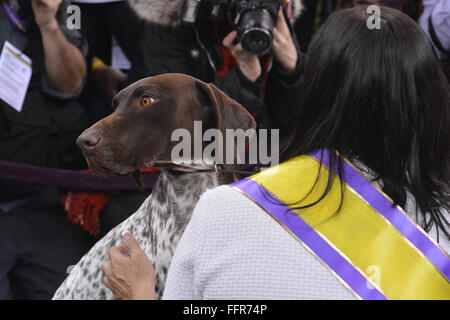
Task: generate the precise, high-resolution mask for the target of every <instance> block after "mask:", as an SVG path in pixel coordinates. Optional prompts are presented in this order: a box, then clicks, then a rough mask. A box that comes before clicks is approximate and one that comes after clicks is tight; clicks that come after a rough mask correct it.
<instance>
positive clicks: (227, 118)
mask: <svg viewBox="0 0 450 320" xmlns="http://www.w3.org/2000/svg"><path fill="white" fill-rule="evenodd" d="M195 83H196V84H195V85H196V91H197V98H198V100H199V102H200V104H201V105H203V106H204V107H206V108H208V109H211V108H212V109H213V113H214V116H215V125H214V126H213V127H215V128H217V129H219V131H220V132H221V133H222V137H223V145H222V148H223V149H222V150H223V153H222V154H223V155H224V158H222V160H221V161H225V162H226V163H227V164H229V165H231V167H228V166H224V168H232V167H233V166H234V164H242V163H244V162H245V147H244V146H242V145H240V144H239V145H238V141H237V140H236V139H235V138H234V137H233V138H231V139H232V142H231V141H230V142H231V143H232V144H231V145H234V151H233V158H234V161H233V163H230V162H229V158H228V156H229V155H227V154H226V152H227V145H228V141H227V139H229V137H228V135H227V132H226V130H227V129H242V130H243V131H244V134H245V135H246V136H247V139H245V141H246V143H247V144H249V143H250V141H251V140H252V139H253V138H254V135H255V133H256V130H254V129H256V121H255V119H254V118H253V116H252V115H251V114H250V113H249V112H248V111H247V110H246V109H245V108H244V107H243V106H242V105H240V104H239V103H237V102H236V101H235V100H233V99H231V98H230V97H229V96H227V95H226V94H225V93H224V92H222V91H221V90H219V89H218V88H217V87H216V86H215V85H214V84H211V83H205V82H203V81H200V80H196V82H195ZM210 127H211V126H210ZM248 129H253V130H252V131H253V132H252V131H250V132H248V133H249V134H248V135H247V130H248ZM225 155H226V156H225ZM242 161H244V162H242ZM220 164H224V162H221V163H220Z"/></svg>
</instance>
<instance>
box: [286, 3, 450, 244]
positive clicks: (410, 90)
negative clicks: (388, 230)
mask: <svg viewBox="0 0 450 320" xmlns="http://www.w3.org/2000/svg"><path fill="white" fill-rule="evenodd" d="M380 8H381V17H380V18H381V28H380V29H369V28H368V27H367V24H366V22H367V20H368V18H369V16H370V15H369V14H368V13H366V7H355V8H351V9H345V10H340V11H337V12H335V13H333V14H332V15H331V16H330V17H329V18H328V20H327V21H326V22H325V24H324V25H323V26H322V27H321V28H320V29H319V30H318V31H317V32H316V34H315V35H314V37H313V40H312V42H311V45H310V47H309V50H308V52H307V55H306V61H305V63H306V66H305V74H304V82H305V86H304V96H303V101H302V104H301V106H300V107H299V109H298V112H297V114H296V116H295V119H296V120H295V121H296V124H295V134H294V138H293V140H292V142H291V143H290V145H289V146H288V148H287V150H286V151H285V152H284V154H283V158H284V159H287V158H290V157H292V156H295V155H301V154H307V153H310V152H312V151H315V150H320V149H322V150H328V151H329V152H330V153H331V154H334V153H335V152H336V151H338V152H339V153H340V154H341V155H342V156H344V157H345V158H347V159H355V158H356V159H358V160H360V161H361V162H362V163H363V164H365V165H366V166H367V167H369V168H370V169H372V170H373V171H374V173H375V175H376V177H377V178H378V179H380V180H381V181H382V185H383V191H384V192H385V193H386V194H388V195H389V196H390V197H391V198H392V199H393V200H394V202H395V203H396V204H398V205H400V206H402V207H405V204H406V199H407V192H410V193H411V194H412V195H413V196H414V198H415V200H416V205H417V208H418V209H420V210H419V211H420V212H421V214H422V215H423V220H422V221H423V225H422V226H423V227H424V228H425V230H426V231H429V230H430V229H431V227H432V226H433V225H434V224H436V225H437V227H438V229H440V230H442V231H443V232H444V233H445V235H446V236H447V237H448V238H449V239H450V233H449V231H448V227H449V225H450V224H449V222H448V221H447V220H446V219H445V217H444V213H445V212H447V213H448V212H450V187H449V186H450V161H449V158H450V87H449V84H448V82H447V80H446V78H445V76H444V73H443V71H442V69H441V65H440V63H439V62H438V60H437V58H436V56H435V52H434V49H433V46H432V44H431V43H430V41H429V40H428V38H427V37H426V35H425V34H424V33H423V31H422V30H421V29H420V27H419V26H418V25H417V24H416V23H415V22H414V21H413V20H412V19H410V18H409V17H408V16H406V15H405V14H403V13H401V12H399V11H397V10H394V9H390V8H385V7H380ZM340 161H341V160H339V159H338V160H335V157H330V161H329V163H328V166H329V167H335V165H338V166H339V167H341V165H342V163H340ZM334 162H336V163H334ZM331 180H332V177H331V173H330V176H329V185H330V181H331ZM328 191H329V188H327V190H326V191H325V193H324V195H323V196H325V195H326V193H327V192H328ZM426 213H428V214H426Z"/></svg>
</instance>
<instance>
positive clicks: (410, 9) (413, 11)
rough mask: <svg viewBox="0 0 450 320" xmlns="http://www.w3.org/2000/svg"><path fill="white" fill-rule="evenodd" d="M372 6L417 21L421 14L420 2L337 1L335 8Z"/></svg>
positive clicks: (387, 0)
mask: <svg viewBox="0 0 450 320" xmlns="http://www.w3.org/2000/svg"><path fill="white" fill-rule="evenodd" d="M374 4H375V5H380V6H385V7H390V8H394V9H397V10H401V11H403V12H404V13H406V14H407V15H408V16H410V17H411V18H413V19H414V20H417V19H419V17H420V15H421V14H422V12H423V5H422V0H338V4H337V8H338V9H343V8H350V7H354V6H366V5H374Z"/></svg>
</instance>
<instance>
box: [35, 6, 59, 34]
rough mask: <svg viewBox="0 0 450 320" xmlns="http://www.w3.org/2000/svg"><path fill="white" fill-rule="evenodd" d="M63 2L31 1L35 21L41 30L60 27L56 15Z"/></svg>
mask: <svg viewBox="0 0 450 320" xmlns="http://www.w3.org/2000/svg"><path fill="white" fill-rule="evenodd" d="M61 2H62V0H31V7H32V8H33V12H34V20H35V21H36V24H37V25H38V27H39V28H40V29H43V28H48V27H55V26H57V25H58V22H57V21H56V13H57V12H58V9H59V6H60V4H61Z"/></svg>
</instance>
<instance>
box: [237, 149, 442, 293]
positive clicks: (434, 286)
mask: <svg viewBox="0 0 450 320" xmlns="http://www.w3.org/2000/svg"><path fill="white" fill-rule="evenodd" d="M346 166H351V164H350V163H348V162H347V161H346ZM319 167H320V163H319V161H318V160H317V159H316V158H314V157H312V156H309V155H304V156H300V157H296V158H293V159H291V160H289V161H287V162H285V163H282V164H280V165H278V166H276V167H272V168H270V169H267V170H265V171H263V172H261V173H259V174H256V175H254V176H252V177H250V178H249V179H250V180H252V181H253V182H256V183H257V184H258V185H259V186H261V187H263V188H261V189H262V190H263V191H262V192H264V189H265V191H268V193H270V194H271V195H273V196H274V197H275V198H277V199H278V200H280V201H281V202H282V203H283V204H285V205H286V206H287V207H288V208H289V209H291V211H293V212H295V214H296V215H297V216H298V217H299V218H301V219H302V220H303V221H304V222H306V224H307V225H308V226H310V227H311V228H312V229H313V230H314V231H315V232H316V233H317V234H318V235H319V236H320V237H321V238H323V239H324V240H325V241H326V243H328V244H329V245H330V246H331V247H333V248H334V249H335V250H336V252H337V253H338V254H339V255H341V256H342V257H344V258H345V260H347V261H348V262H349V263H350V264H351V265H352V266H353V267H354V268H355V269H356V270H358V271H359V272H360V273H361V274H362V275H363V276H364V277H365V278H367V281H368V285H369V286H371V285H372V286H374V287H375V288H376V289H378V291H379V292H381V293H382V294H383V295H384V296H385V297H386V298H388V299H450V283H449V281H448V279H447V278H446V276H445V275H444V274H443V272H442V271H441V270H439V269H438V268H437V267H436V265H434V264H433V263H432V262H431V261H430V259H429V258H427V257H426V256H425V255H424V254H423V253H422V252H421V251H420V250H419V249H418V248H417V247H416V246H414V245H413V244H412V242H411V241H410V240H408V238H407V237H405V235H403V234H402V233H401V232H400V231H399V230H398V229H397V228H396V227H394V225H393V224H392V223H391V222H390V221H389V220H388V219H386V218H385V217H384V216H383V215H382V214H380V212H378V211H377V210H375V208H374V207H373V206H372V205H371V204H370V203H369V202H368V201H367V200H366V199H364V198H363V197H362V196H361V195H360V194H359V193H358V192H357V191H356V190H354V189H353V188H352V187H350V186H349V185H348V184H347V183H346V182H345V183H344V184H343V186H344V188H343V195H344V197H343V201H342V206H341V208H340V210H339V204H340V203H341V187H340V182H339V179H334V180H333V183H332V187H331V190H330V192H329V194H328V195H327V196H326V197H325V198H324V199H323V200H322V201H320V202H319V203H318V204H316V205H314V206H312V207H309V208H305V209H300V210H299V209H295V208H296V207H298V206H305V205H308V204H311V203H312V202H314V201H316V200H318V199H319V198H320V197H321V195H322V194H323V192H324V190H325V188H326V185H327V180H328V172H329V171H328V170H329V169H328V168H327V167H326V166H325V165H322V167H321V169H320V174H319V175H318V172H319ZM352 168H353V170H355V171H356V169H355V168H354V167H353V166H352ZM358 173H359V172H358ZM359 174H360V173H359ZM360 176H362V175H361V174H360ZM344 181H345V178H344ZM366 181H367V180H366ZM234 187H235V188H238V189H239V191H241V192H243V193H244V194H246V195H247V196H249V194H248V193H247V192H246V191H245V188H243V187H242V188H241V187H239V185H238V184H235V185H234ZM372 187H373V188H376V187H375V186H373V185H372ZM374 190H375V192H379V193H381V194H382V195H383V197H385V198H387V199H389V198H388V197H387V196H386V195H384V194H383V193H382V192H381V191H380V190H379V189H374ZM266 196H268V197H269V198H270V195H269V194H267V195H266ZM249 197H250V198H251V199H252V200H254V201H255V202H257V201H256V200H255V197H253V196H249ZM299 200H301V201H300V202H299ZM389 201H390V202H391V203H392V201H391V200H390V199H389ZM259 205H260V206H262V207H263V209H265V210H266V211H268V212H269V210H267V208H264V205H261V203H259ZM391 207H393V206H391ZM397 209H399V210H398V212H399V213H398V214H403V215H405V216H406V213H404V212H403V210H402V209H401V208H397ZM269 213H270V212H269ZM272 216H273V215H272ZM402 218H404V217H402ZM408 219H409V218H408ZM408 221H409V222H410V223H413V222H412V221H411V220H408ZM278 222H280V221H278ZM282 225H283V224H282ZM283 226H284V227H285V228H286V229H288V231H290V230H289V226H286V225H283ZM414 226H415V227H416V228H419V227H418V226H417V225H415V224H414ZM419 229H420V228H419ZM420 232H422V233H423V234H425V235H426V236H427V237H428V239H431V238H429V236H428V235H427V234H426V233H425V232H424V231H423V230H422V229H420ZM291 234H293V233H292V232H291ZM294 236H295V235H294ZM295 237H296V238H297V239H298V240H299V241H300V239H299V238H298V237H297V236H295ZM300 242H302V243H303V244H304V245H305V246H306V247H307V249H309V250H310V251H311V252H312V253H313V254H314V255H315V256H316V257H318V256H317V252H313V250H311V248H310V246H309V245H308V244H305V242H304V241H300ZM433 245H435V246H437V248H439V250H442V252H443V253H444V254H445V256H444V257H447V258H448V254H447V253H445V251H444V250H443V249H441V248H440V247H439V246H438V244H437V243H435V242H434V241H433ZM442 252H441V253H442ZM319 260H321V262H323V261H322V259H320V258H319ZM441 261H442V259H441ZM444 262H445V258H444ZM447 262H448V261H447ZM444 264H445V263H444ZM325 265H326V264H325ZM326 266H327V267H328V268H329V269H330V270H331V271H332V272H333V273H334V274H335V275H336V276H337V277H338V278H339V279H340V280H341V281H343V280H342V278H341V277H340V276H339V275H338V274H337V273H336V272H335V270H333V268H330V267H329V266H328V265H326ZM343 283H344V284H345V285H346V286H347V287H348V288H349V289H350V290H352V292H354V290H353V289H352V288H351V286H349V285H348V283H345V281H343ZM354 293H355V292H354ZM355 294H356V293H355ZM356 295H357V296H358V294H356ZM358 297H359V296H358Z"/></svg>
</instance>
